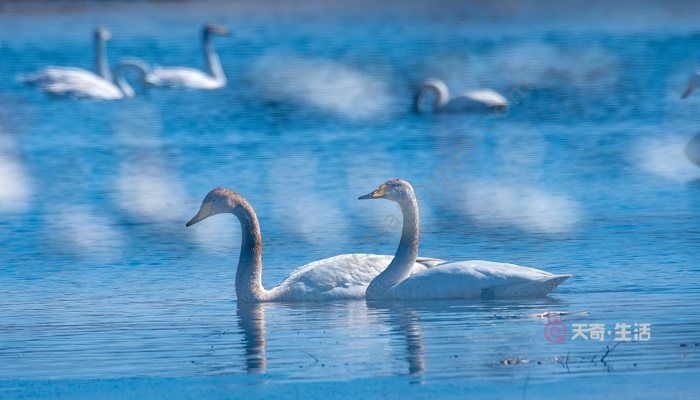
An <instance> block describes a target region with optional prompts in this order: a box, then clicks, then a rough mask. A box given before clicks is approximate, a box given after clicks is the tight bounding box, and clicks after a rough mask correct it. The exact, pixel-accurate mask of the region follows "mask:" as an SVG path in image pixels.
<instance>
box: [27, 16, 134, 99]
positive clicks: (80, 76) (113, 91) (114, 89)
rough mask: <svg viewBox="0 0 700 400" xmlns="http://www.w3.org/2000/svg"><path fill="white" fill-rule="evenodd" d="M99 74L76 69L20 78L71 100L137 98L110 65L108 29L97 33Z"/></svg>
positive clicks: (50, 68) (58, 69) (96, 30)
mask: <svg viewBox="0 0 700 400" xmlns="http://www.w3.org/2000/svg"><path fill="white" fill-rule="evenodd" d="M94 35H95V72H91V71H88V70H86V69H82V68H74V67H48V68H46V69H44V70H42V71H39V72H36V73H33V74H29V75H24V76H20V77H19V78H18V80H19V81H20V82H24V83H28V84H30V85H34V86H36V87H38V88H39V89H40V90H42V91H44V92H47V93H49V94H52V95H55V96H61V97H68V98H71V99H83V98H89V99H96V100H118V99H123V98H125V97H132V96H133V95H134V91H133V89H132V88H131V87H130V86H129V84H128V83H127V82H126V80H125V79H119V80H118V82H117V83H116V84H115V83H114V82H113V81H112V73H111V72H110V70H109V65H108V64H107V54H106V49H105V43H106V42H107V41H109V40H110V39H111V38H112V36H111V34H110V32H109V30H107V29H106V28H103V27H99V28H97V29H95V34H94Z"/></svg>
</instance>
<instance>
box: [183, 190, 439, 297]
mask: <svg viewBox="0 0 700 400" xmlns="http://www.w3.org/2000/svg"><path fill="white" fill-rule="evenodd" d="M220 213H232V214H234V215H236V217H238V220H239V222H240V223H241V234H242V241H241V254H240V257H239V259H238V269H237V271H236V295H237V297H238V301H248V302H265V301H290V302H292V301H332V300H349V299H363V298H364V297H365V292H366V289H367V285H369V283H370V282H371V281H372V279H374V278H375V277H376V276H377V275H378V274H379V273H380V272H382V271H383V270H384V269H386V266H387V265H389V263H390V262H391V260H392V258H393V257H392V256H388V255H376V254H343V255H339V256H335V257H331V258H325V259H323V260H319V261H315V262H312V263H310V264H307V265H304V266H302V267H300V268H298V269H296V270H295V271H294V272H292V273H291V274H290V275H289V277H288V278H287V279H285V280H284V281H283V282H282V283H281V284H280V285H279V286H277V287H275V288H273V289H270V290H266V289H265V288H263V286H262V239H261V235H260V227H259V224H258V219H257V216H256V215H255V211H254V210H253V208H252V207H251V206H250V204H249V203H248V202H247V201H246V200H245V199H244V198H243V197H242V196H240V195H239V194H237V193H235V192H232V191H230V190H226V189H214V190H212V191H211V192H209V194H207V196H206V197H205V198H204V201H202V206H201V208H200V210H199V212H198V213H197V215H195V216H194V217H193V218H192V220H190V221H189V222H188V223H187V226H190V225H192V224H195V223H197V222H199V221H201V220H203V219H205V218H207V217H209V216H211V215H215V214H220ZM441 262H443V260H438V259H432V258H417V259H416V260H414V263H413V266H412V267H411V268H410V269H411V270H412V271H413V272H419V271H424V270H426V269H428V268H431V267H433V266H434V265H436V264H439V263H441Z"/></svg>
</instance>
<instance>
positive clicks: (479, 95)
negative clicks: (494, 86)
mask: <svg viewBox="0 0 700 400" xmlns="http://www.w3.org/2000/svg"><path fill="white" fill-rule="evenodd" d="M430 91H432V92H434V95H435V100H434V101H433V106H432V109H431V111H432V112H447V113H454V112H483V111H490V110H494V109H499V108H505V107H508V100H506V98H505V97H503V96H501V95H500V94H499V93H498V92H496V91H494V90H491V89H480V90H471V91H468V92H464V93H462V94H461V95H459V96H457V97H454V98H452V99H450V91H449V89H448V88H447V85H445V83H444V82H443V81H441V80H439V79H435V78H430V79H427V80H426V81H424V82H423V83H422V84H421V85H420V86H419V87H418V90H417V92H416V98H415V104H414V105H415V110H416V111H417V112H419V113H425V112H427V111H428V110H426V108H425V104H424V103H425V95H426V94H427V93H428V92H430Z"/></svg>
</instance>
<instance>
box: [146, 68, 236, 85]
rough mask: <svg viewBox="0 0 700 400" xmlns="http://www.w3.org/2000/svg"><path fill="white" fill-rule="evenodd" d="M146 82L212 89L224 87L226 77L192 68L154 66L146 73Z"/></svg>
mask: <svg viewBox="0 0 700 400" xmlns="http://www.w3.org/2000/svg"><path fill="white" fill-rule="evenodd" d="M146 83H147V84H149V85H151V86H158V87H170V88H187V89H207V90H213V89H219V88H222V87H224V86H225V85H226V78H223V79H221V77H214V76H212V75H210V74H207V73H204V72H202V71H200V70H197V69H194V68H160V67H156V68H155V69H153V70H152V71H151V72H149V73H148V74H146Z"/></svg>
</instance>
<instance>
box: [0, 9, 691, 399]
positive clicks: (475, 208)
mask: <svg viewBox="0 0 700 400" xmlns="http://www.w3.org/2000/svg"><path fill="white" fill-rule="evenodd" d="M567 4H568V5H566V6H564V5H559V3H555V2H554V3H549V2H544V3H540V2H529V3H526V4H518V3H516V2H511V1H500V2H490V3H489V4H486V3H483V2H480V3H478V5H474V4H471V5H470V4H462V2H447V1H446V2H431V3H428V4H422V3H420V2H408V3H405V2H404V3H401V4H395V5H384V6H381V7H380V6H377V5H376V4H373V3H372V2H364V1H356V2H352V3H341V2H338V3H330V4H329V3H325V2H324V3H320V2H319V3H318V4H317V3H308V4H304V5H301V4H295V5H292V4H287V3H286V2H270V3H265V4H257V3H256V2H236V3H233V4H229V3H219V2H204V3H201V2H192V3H190V2H183V3H181V2H173V3H169V2H154V3H149V2H143V3H137V4H130V3H128V4H121V3H116V2H108V3H106V4H104V3H102V2H95V3H82V2H80V3H59V4H53V3H10V4H7V5H3V8H1V9H0V59H2V60H3V61H4V62H2V63H0V77H2V79H0V265H1V266H2V267H1V269H0V361H2V362H0V379H1V381H0V382H3V383H0V388H1V389H2V391H0V397H5V396H6V397H8V398H15V397H21V396H22V395H26V396H27V397H42V396H46V393H53V395H54V396H59V394H61V393H62V394H61V396H63V397H65V398H77V396H76V394H77V393H83V394H84V393H89V390H88V391H87V392H83V390H84V389H85V387H90V385H93V383H94V382H97V383H94V386H92V387H93V390H94V391H96V392H101V391H102V390H107V391H109V390H114V389H115V387H116V386H111V384H107V385H106V386H103V385H104V384H103V383H100V382H104V380H112V379H117V378H133V379H134V380H127V381H124V383H123V384H122V385H124V386H125V387H132V389H133V388H141V389H143V387H142V385H144V383H143V382H144V381H143V380H145V382H159V383H158V384H150V383H147V384H145V385H146V387H150V388H151V390H152V391H151V392H148V393H146V394H144V393H141V392H138V390H141V389H138V390H137V389H133V390H137V391H136V392H135V393H141V394H140V396H141V397H144V396H148V395H152V396H153V397H156V398H163V397H167V396H166V394H167V393H171V392H174V393H177V392H178V390H180V389H178V388H180V385H185V386H187V385H189V384H188V382H190V383H192V382H194V383H192V384H193V385H194V386H191V387H190V388H191V390H193V391H194V390H195V389H192V388H195V387H196V388H198V389H196V390H200V389H201V390H202V392H203V393H207V391H208V390H213V391H212V392H211V393H212V397H226V396H227V394H226V393H228V392H226V390H223V393H222V386H221V385H224V387H228V386H225V385H231V387H232V388H238V389H236V390H237V391H234V392H233V394H231V393H229V395H234V396H240V395H241V392H240V390H241V389H240V388H241V387H243V388H248V387H249V386H248V385H251V384H252V385H255V384H258V383H265V384H267V385H265V387H267V389H265V391H263V392H258V395H260V393H267V394H268V395H271V394H273V393H276V392H275V389H271V388H270V386H269V385H271V384H275V385H282V386H280V388H285V389H284V390H287V389H286V388H289V387H290V386H289V385H292V386H291V387H294V388H296V390H297V391H298V392H297V393H307V392H305V390H306V391H308V390H309V389H308V388H309V387H310V386H308V385H309V384H314V383H319V382H324V383H323V384H322V385H320V386H314V387H317V390H318V391H317V392H313V391H312V392H310V393H311V394H310V395H315V396H322V395H328V394H329V393H330V394H332V393H334V391H335V390H339V392H336V394H340V393H345V395H346V396H348V397H352V396H351V395H349V394H348V393H347V392H346V391H348V390H350V389H351V387H352V385H350V388H349V387H348V386H347V382H348V381H351V382H352V381H354V380H357V385H358V386H362V387H363V390H365V391H367V393H366V395H365V397H368V398H369V397H372V396H376V395H377V394H378V392H373V391H372V388H375V389H377V390H383V389H386V390H393V389H395V388H404V390H406V388H405V386H404V385H407V384H408V385H410V384H411V383H415V384H419V385H411V386H410V388H409V389H408V390H411V391H413V392H412V393H414V394H420V393H425V394H427V393H438V394H441V395H444V396H448V395H451V396H461V397H462V398H464V396H467V395H468V394H469V392H468V389H469V388H470V387H478V388H479V391H480V392H476V393H477V394H478V393H482V394H483V393H488V394H489V396H491V397H494V398H495V397H497V395H500V396H502V397H504V398H508V397H512V396H520V395H521V393H523V394H522V397H525V395H526V394H527V387H528V385H534V386H533V389H532V390H533V391H531V392H530V393H531V395H532V396H534V397H537V396H538V395H537V393H540V395H541V393H542V392H541V391H542V390H544V389H543V388H546V387H547V385H553V386H552V387H555V388H559V389H562V388H565V389H566V393H567V397H576V396H579V397H586V395H585V393H587V392H586V391H585V390H584V389H586V388H590V386H591V385H592V384H598V385H601V386H600V387H598V388H597V389H596V391H597V392H598V393H613V392H615V391H620V390H622V389H620V388H621V387H624V388H625V390H626V391H627V392H625V393H627V394H629V393H635V394H637V395H639V396H640V397H644V396H649V397H650V398H658V397H659V396H661V395H667V394H669V393H671V394H673V393H675V394H676V395H677V396H678V398H685V397H688V396H690V394H689V393H692V392H691V391H690V390H689V389H688V388H689V386H690V382H692V380H693V379H692V378H693V377H695V378H696V377H698V376H700V334H698V332H699V330H700V311H698V309H697V304H698V302H699V301H700V289H699V285H698V284H699V283H700V268H699V267H698V264H697V260H699V259H700V246H697V244H698V243H699V242H700V225H699V222H700V200H698V199H699V198H700V196H699V195H700V168H698V167H696V166H694V165H693V164H691V163H690V162H688V161H687V160H686V159H685V157H684V155H683V146H684V145H685V143H686V142H687V141H688V140H689V139H690V138H691V137H692V136H693V135H694V134H695V133H696V132H697V131H698V129H699V128H700V118H698V113H697V110H698V109H699V108H700V97H699V96H695V97H694V98H691V99H688V100H685V101H681V100H680V94H681V93H682V92H683V90H684V89H685V86H684V85H685V83H686V80H687V78H688V76H689V75H690V73H691V72H692V71H694V70H697V69H698V68H700V31H699V30H698V27H697V17H698V15H700V7H698V5H691V4H685V2H682V1H677V2H671V3H668V2H665V3H661V2H658V3H657V2H651V1H649V2H646V3H641V4H636V5H634V6H632V5H630V4H627V3H625V2H623V3H622V4H619V5H616V6H614V7H613V6H611V5H609V4H606V3H602V2H601V3H600V4H597V3H594V4H589V3H587V2H581V3H576V2H574V3H571V4H569V3H567ZM610 7H613V8H610ZM204 21H216V22H219V23H221V24H223V25H225V26H228V27H230V28H231V29H232V31H233V35H232V36H231V37H228V38H216V39H215V47H216V48H217V50H218V52H219V55H220V57H221V59H222V63H223V66H224V70H225V72H226V74H227V76H228V78H229V84H228V86H227V87H226V88H224V89H222V90H219V91H201V92H199V91H178V90H157V89H152V90H149V91H142V90H140V91H139V94H138V96H137V97H136V98H134V99H128V100H124V101H113V102H95V101H68V100H56V99H52V98H50V97H48V96H46V95H45V94H43V93H40V92H37V91H35V90H34V89H33V88H31V87H26V86H23V85H21V84H19V83H17V82H15V77H16V76H17V75H18V74H20V73H26V72H32V71H35V70H38V69H40V68H43V67H44V66H46V65H72V66H80V67H84V68H90V67H91V66H92V63H93V60H92V57H93V56H92V42H91V30H92V29H93V28H94V27H95V26H96V25H98V24H103V25H105V26H108V27H109V28H110V30H111V31H112V34H113V36H114V39H113V40H112V41H111V42H110V43H109V46H108V52H109V57H110V60H111V61H112V63H113V64H114V63H115V62H116V61H118V60H119V59H121V58H123V57H126V56H136V57H140V58H143V59H144V60H147V61H148V62H150V63H153V64H162V65H189V66H194V67H201V65H202V60H201V59H202V56H201V48H200V47H199V43H198V37H199V36H198V29H199V26H200V25H201V23H202V22H204ZM431 76H434V77H438V78H441V79H443V80H444V81H445V82H446V83H447V84H448V86H449V87H450V88H451V89H452V90H453V92H455V93H457V92H459V91H461V90H466V89H471V88H479V87H491V88H493V89H495V90H498V91H500V92H501V93H503V94H504V95H506V97H508V98H509V99H510V101H511V103H512V106H511V107H510V109H509V110H508V113H506V114H494V113H491V114H482V115H439V116H426V115H415V114H412V113H411V112H410V111H411V100H412V96H413V93H412V88H413V87H414V86H415V85H416V84H417V83H419V82H420V81H421V80H422V79H424V78H426V77H431ZM394 177H401V178H404V179H406V180H408V181H410V182H411V183H412V184H413V186H414V187H415V188H416V191H417V195H418V198H419V202H420V207H421V224H422V236H421V254H422V255H427V256H433V257H440V258H446V259H453V260H457V259H485V260H495V261H504V262H513V263H517V264H521V265H527V266H534V267H538V268H542V269H545V270H547V271H549V272H552V273H571V274H574V278H572V279H571V280H569V281H567V282H565V283H564V284H563V285H562V286H561V287H559V288H557V290H556V291H555V292H553V294H552V296H551V297H549V298H547V299H539V300H526V301H476V302H427V303H399V304H371V303H366V302H364V301H355V302H341V303H332V304H315V305H304V304H291V305H290V304H265V305H258V306H244V305H240V304H237V302H236V298H235V293H234V290H233V279H234V275H235V266H236V263H237V255H238V251H239V244H240V243H239V240H240V239H239V228H238V224H237V222H236V221H235V219H234V218H233V217H232V216H229V215H220V216H216V217H213V218H210V219H208V220H207V221H205V222H203V223H201V224H198V225H196V226H194V227H192V228H187V229H185V227H184V223H185V222H186V221H187V220H188V219H189V218H190V217H191V216H193V215H194V213H195V212H196V211H197V210H198V207H199V203H200V201H201V199H202V198H203V196H204V195H205V194H206V193H207V192H208V191H209V190H210V189H212V188H214V187H218V186H223V187H227V188H230V189H233V190H236V191H238V192H239V193H241V194H242V195H243V196H245V197H246V198H247V199H248V200H249V201H250V202H251V204H252V205H253V206H254V207H255V209H256V212H257V214H258V216H259V218H260V222H261V228H262V233H263V242H264V275H263V280H264V283H265V286H267V287H272V286H274V285H276V284H277V283H278V282H279V281H281V280H282V279H283V278H284V277H286V276H287V275H288V274H289V272H291V271H292V270H293V269H294V268H296V267H297V266H300V265H302V264H305V263H307V262H311V261H314V260H317V259H320V258H324V257H329V256H333V255H337V254H341V253H349V252H371V253H380V254H392V253H393V252H394V250H395V247H396V245H397V243H398V238H399V234H400V232H399V230H398V228H397V226H396V225H395V223H394V222H395V221H396V220H397V218H398V217H399V211H398V209H397V208H396V207H394V206H393V205H392V204H390V203H389V202H379V201H377V202H359V201H357V200H356V199H357V196H359V195H362V194H365V193H368V192H369V191H371V190H372V189H374V188H376V186H377V185H379V184H381V183H382V182H384V181H385V180H387V179H389V178H394ZM547 311H557V312H568V313H572V314H569V315H563V316H561V317H557V319H559V320H561V322H562V323H563V324H564V325H565V326H566V327H567V329H568V333H567V336H566V341H565V342H564V343H561V344H552V343H550V342H549V341H547V340H546V339H545V337H544V328H545V325H546V324H547V323H548V322H549V321H550V319H547V318H540V317H533V315H534V314H539V313H544V312H547ZM579 323H583V324H591V323H603V324H605V326H606V328H607V329H608V330H613V328H614V327H615V324H616V323H627V324H630V325H632V324H634V323H649V324H651V334H652V336H651V338H650V340H648V341H632V342H624V343H622V344H619V345H617V347H614V346H615V345H616V344H617V342H615V341H614V335H612V334H611V335H607V336H606V337H605V340H604V341H584V340H581V339H577V340H572V329H573V324H579ZM606 351H607V352H608V355H607V356H605V358H603V356H604V355H605V353H606ZM652 377H653V379H652ZM659 377H661V378H659ZM621 381H624V382H627V384H626V386H616V385H617V384H618V383H619V382H621ZM75 382H84V383H82V384H81V383H77V384H76V383H75ZM91 382H92V383H91ZM334 382H335V383H337V385H336V386H334V384H333V383H334ZM341 382H343V383H341ZM592 382H593V383H592ZM596 382H597V383H596ZM132 383H133V386H130V385H132ZM285 385H286V386H285ZM294 385H301V386H294ZM537 385H541V386H537ZM538 387H539V389H537V388H538ZM57 388H58V389H57ZM110 388H112V389H110ZM304 388H306V389H304ZM392 388H393V389H392ZM521 388H522V389H521ZM122 389H123V390H125V389H124V387H122ZM606 389H607V391H606ZM169 390H170V391H171V392H169ZM244 390H245V389H244ZM280 390H282V389H280ZM284 390H283V391H281V392H279V393H277V395H284V394H285V393H286V394H287V395H290V392H285V391H284ZM521 390H522V392H521ZM538 390H539V391H540V392H538ZM51 391H54V392H51ZM421 391H424V392H421ZM180 393H182V392H180ZM194 393H195V392H193V394H192V396H193V397H198V396H199V394H194ZM196 393H200V392H196ZM292 393H294V392H292ZM474 393H475V392H471V394H472V395H474ZM560 393H561V392H560ZM85 396H87V397H86V398H94V397H92V396H88V395H85ZM137 397H138V396H137Z"/></svg>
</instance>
